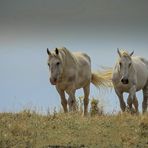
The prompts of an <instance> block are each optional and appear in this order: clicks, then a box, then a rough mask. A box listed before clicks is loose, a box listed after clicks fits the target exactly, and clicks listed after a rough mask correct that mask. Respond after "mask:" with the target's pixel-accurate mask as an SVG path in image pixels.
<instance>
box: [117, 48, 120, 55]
mask: <svg viewBox="0 0 148 148" xmlns="http://www.w3.org/2000/svg"><path fill="white" fill-rule="evenodd" d="M117 52H118V54H119V56H120V57H121V53H120V50H119V48H117Z"/></svg>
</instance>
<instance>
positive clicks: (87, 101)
mask: <svg viewBox="0 0 148 148" xmlns="http://www.w3.org/2000/svg"><path fill="white" fill-rule="evenodd" d="M83 90H84V116H87V113H88V103H89V93H90V84H89V85H87V86H85V87H84V88H83Z"/></svg>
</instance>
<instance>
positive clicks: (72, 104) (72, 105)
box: [68, 91, 77, 112]
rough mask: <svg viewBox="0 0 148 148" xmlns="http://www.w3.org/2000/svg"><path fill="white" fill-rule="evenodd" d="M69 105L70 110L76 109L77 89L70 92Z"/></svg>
mask: <svg viewBox="0 0 148 148" xmlns="http://www.w3.org/2000/svg"><path fill="white" fill-rule="evenodd" d="M68 95H69V98H68V105H69V111H70V112H71V111H76V109H77V105H76V98H75V91H72V92H70V93H68Z"/></svg>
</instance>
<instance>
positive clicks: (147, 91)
mask: <svg viewBox="0 0 148 148" xmlns="http://www.w3.org/2000/svg"><path fill="white" fill-rule="evenodd" d="M147 106H148V86H147V87H145V88H144V89H143V102H142V112H143V113H145V112H146V110H147Z"/></svg>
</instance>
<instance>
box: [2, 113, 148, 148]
mask: <svg viewBox="0 0 148 148" xmlns="http://www.w3.org/2000/svg"><path fill="white" fill-rule="evenodd" d="M49 146H61V147H62V146H65V147H90V148H95V147H96V148H122V147H123V148H132V147H133V148H136V147H137V148H138V147H139V148H144V147H145V148H146V147H148V114H145V115H130V114H127V113H124V114H118V115H101V116H93V117H82V116H81V114H80V113H67V114H64V113H55V114H54V115H48V116H43V115H39V114H37V113H35V112H33V113H31V112H30V111H23V112H20V113H0V148H48V147H49Z"/></svg>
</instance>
